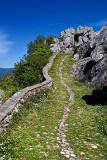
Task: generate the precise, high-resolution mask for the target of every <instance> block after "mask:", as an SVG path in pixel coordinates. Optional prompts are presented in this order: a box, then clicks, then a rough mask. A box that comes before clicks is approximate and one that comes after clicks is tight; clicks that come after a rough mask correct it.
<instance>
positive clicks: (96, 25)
mask: <svg viewBox="0 0 107 160" xmlns="http://www.w3.org/2000/svg"><path fill="white" fill-rule="evenodd" d="M90 25H91V26H92V27H100V26H107V19H105V20H101V21H98V22H95V23H92V24H90Z"/></svg>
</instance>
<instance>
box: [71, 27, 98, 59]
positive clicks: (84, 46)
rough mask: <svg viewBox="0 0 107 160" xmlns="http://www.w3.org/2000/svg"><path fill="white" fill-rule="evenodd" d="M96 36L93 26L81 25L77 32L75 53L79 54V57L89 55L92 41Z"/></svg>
mask: <svg viewBox="0 0 107 160" xmlns="http://www.w3.org/2000/svg"><path fill="white" fill-rule="evenodd" d="M95 36H96V33H95V32H94V31H93V28H92V27H82V26H79V27H78V28H77V32H76V34H75V45H74V55H75V54H78V55H79V59H83V58H86V57H89V56H90V53H91V50H90V47H89V46H90V41H91V40H92V39H94V37H95ZM74 57H75V56H74Z"/></svg>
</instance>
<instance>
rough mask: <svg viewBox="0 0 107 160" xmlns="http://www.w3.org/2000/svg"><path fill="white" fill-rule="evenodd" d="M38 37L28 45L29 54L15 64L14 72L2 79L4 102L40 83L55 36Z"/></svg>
mask: <svg viewBox="0 0 107 160" xmlns="http://www.w3.org/2000/svg"><path fill="white" fill-rule="evenodd" d="M45 39H46V38H45V37H44V36H43V35H38V36H37V38H36V39H35V40H34V41H31V42H29V43H28V44H27V47H28V54H25V55H24V56H23V57H22V58H21V59H20V61H19V62H17V63H15V64H14V72H13V73H10V74H6V75H5V77H0V88H1V89H2V90H4V94H3V102H5V101H6V100H7V99H8V98H9V97H11V96H12V95H13V94H14V93H16V92H17V91H19V90H20V89H21V88H24V87H27V86H31V85H33V84H37V83H40V79H41V75H42V69H43V67H44V66H45V65H46V64H47V63H48V60H49V57H50V56H51V51H50V49H49V45H50V44H51V43H53V36H49V37H48V38H47V40H46V43H45Z"/></svg>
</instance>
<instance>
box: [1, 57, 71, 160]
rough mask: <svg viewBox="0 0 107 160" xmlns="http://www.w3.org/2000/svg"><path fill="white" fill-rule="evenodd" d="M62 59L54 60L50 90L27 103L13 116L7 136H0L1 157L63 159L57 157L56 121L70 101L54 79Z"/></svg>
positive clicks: (60, 156)
mask: <svg viewBox="0 0 107 160" xmlns="http://www.w3.org/2000/svg"><path fill="white" fill-rule="evenodd" d="M63 57H64V55H62V56H61V57H60V59H59V58H56V60H55V62H54V64H53V67H52V69H51V70H50V76H51V77H52V78H53V81H54V83H53V87H52V89H51V90H49V91H48V92H42V93H40V94H39V93H38V94H37V95H36V96H35V97H32V98H31V99H30V100H27V102H26V103H25V105H24V107H23V108H22V109H21V110H20V112H18V113H16V114H15V115H14V117H13V120H12V121H11V123H10V126H9V128H8V130H7V133H6V135H4V134H2V135H1V136H0V138H1V145H0V151H1V153H0V157H2V158H3V156H4V159H9V158H11V159H23V160H24V159H25V160H30V159H31V160H32V159H37V160H39V159H41V160H45V159H57V160H63V159H66V158H65V157H63V156H62V155H61V154H60V149H59V148H58V141H57V140H56V134H57V126H58V121H59V119H61V117H62V114H63V110H64V106H65V105H67V103H68V98H69V95H68V92H67V90H66V88H64V87H63V85H62V84H61V83H60V79H59V77H57V75H58V70H59V63H60V61H61V59H62V58H63Z"/></svg>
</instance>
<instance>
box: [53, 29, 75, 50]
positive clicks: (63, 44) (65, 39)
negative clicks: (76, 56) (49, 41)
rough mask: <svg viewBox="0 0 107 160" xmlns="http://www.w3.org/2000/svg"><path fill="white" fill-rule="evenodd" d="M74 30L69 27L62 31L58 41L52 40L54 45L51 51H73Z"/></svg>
mask: <svg viewBox="0 0 107 160" xmlns="http://www.w3.org/2000/svg"><path fill="white" fill-rule="evenodd" d="M74 36H75V30H74V29H73V28H72V27H71V28H68V29H67V30H65V31H62V32H61V34H60V37H59V39H57V38H56V39H54V41H55V44H53V45H51V51H52V52H56V53H59V52H61V53H69V52H72V51H73V46H74Z"/></svg>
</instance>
